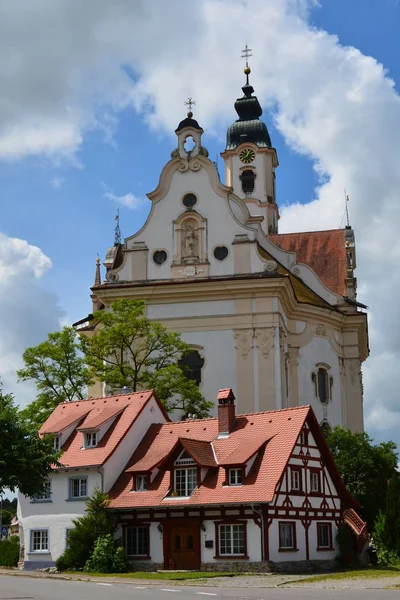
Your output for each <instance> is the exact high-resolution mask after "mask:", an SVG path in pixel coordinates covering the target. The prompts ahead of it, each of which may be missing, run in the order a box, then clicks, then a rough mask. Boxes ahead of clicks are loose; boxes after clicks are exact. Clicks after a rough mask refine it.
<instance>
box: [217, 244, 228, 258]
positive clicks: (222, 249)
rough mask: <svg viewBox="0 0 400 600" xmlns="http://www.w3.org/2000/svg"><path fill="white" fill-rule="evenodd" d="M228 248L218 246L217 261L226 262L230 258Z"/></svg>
mask: <svg viewBox="0 0 400 600" xmlns="http://www.w3.org/2000/svg"><path fill="white" fill-rule="evenodd" d="M228 253H229V252H228V248H227V247H226V246H217V247H216V248H214V257H215V258H216V259H217V260H225V258H226V257H227V256H228Z"/></svg>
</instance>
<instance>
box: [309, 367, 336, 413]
mask: <svg viewBox="0 0 400 600" xmlns="http://www.w3.org/2000/svg"><path fill="white" fill-rule="evenodd" d="M311 380H312V382H313V386H314V396H315V397H316V398H319V401H320V402H321V403H322V404H327V402H329V400H332V391H333V377H332V376H330V375H329V372H328V369H327V368H326V367H319V368H318V369H317V371H314V372H313V373H312V374H311Z"/></svg>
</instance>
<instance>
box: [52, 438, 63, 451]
mask: <svg viewBox="0 0 400 600" xmlns="http://www.w3.org/2000/svg"><path fill="white" fill-rule="evenodd" d="M53 450H54V452H59V451H60V450H61V436H60V435H56V436H55V437H54V438H53Z"/></svg>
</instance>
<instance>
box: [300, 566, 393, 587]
mask: <svg viewBox="0 0 400 600" xmlns="http://www.w3.org/2000/svg"><path fill="white" fill-rule="evenodd" d="M396 575H398V576H400V565H396V566H393V567H366V568H365V569H354V570H351V569H348V570H346V571H340V572H339V573H330V574H329V575H316V576H313V577H307V578H306V579H301V580H299V582H300V583H312V582H314V581H330V580H337V579H376V578H379V577H396Z"/></svg>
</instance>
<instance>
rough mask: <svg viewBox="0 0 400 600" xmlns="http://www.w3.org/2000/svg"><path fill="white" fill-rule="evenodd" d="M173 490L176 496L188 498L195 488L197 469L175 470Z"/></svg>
mask: <svg viewBox="0 0 400 600" xmlns="http://www.w3.org/2000/svg"><path fill="white" fill-rule="evenodd" d="M174 475H175V486H174V490H175V492H176V493H177V494H178V496H190V495H191V494H192V493H193V491H194V490H195V488H196V487H197V468H194V469H175V474H174Z"/></svg>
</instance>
